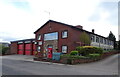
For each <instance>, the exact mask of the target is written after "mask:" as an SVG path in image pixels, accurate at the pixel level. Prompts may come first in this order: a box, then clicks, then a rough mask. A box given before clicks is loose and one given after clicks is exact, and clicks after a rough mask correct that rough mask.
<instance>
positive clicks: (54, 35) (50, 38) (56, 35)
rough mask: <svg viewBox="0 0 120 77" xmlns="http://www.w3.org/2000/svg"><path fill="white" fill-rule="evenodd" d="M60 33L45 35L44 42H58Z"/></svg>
mask: <svg viewBox="0 0 120 77" xmlns="http://www.w3.org/2000/svg"><path fill="white" fill-rule="evenodd" d="M57 39H58V32H54V33H47V34H44V40H45V41H46V40H57Z"/></svg>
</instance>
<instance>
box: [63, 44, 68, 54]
mask: <svg viewBox="0 0 120 77" xmlns="http://www.w3.org/2000/svg"><path fill="white" fill-rule="evenodd" d="M64 47H65V48H64ZM67 50H68V46H67V45H63V46H62V53H67Z"/></svg>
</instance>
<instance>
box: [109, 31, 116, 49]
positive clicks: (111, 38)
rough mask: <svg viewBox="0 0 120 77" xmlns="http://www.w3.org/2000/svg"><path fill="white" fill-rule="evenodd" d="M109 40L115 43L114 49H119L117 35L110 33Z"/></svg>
mask: <svg viewBox="0 0 120 77" xmlns="http://www.w3.org/2000/svg"><path fill="white" fill-rule="evenodd" d="M108 39H109V40H111V41H113V42H114V49H116V48H117V44H116V38H115V35H114V34H113V33H112V32H111V31H110V33H109V36H108Z"/></svg>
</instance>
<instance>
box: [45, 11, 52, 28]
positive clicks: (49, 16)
mask: <svg viewBox="0 0 120 77" xmlns="http://www.w3.org/2000/svg"><path fill="white" fill-rule="evenodd" d="M44 12H46V13H48V14H49V21H50V12H49V11H46V10H45V11H44ZM49 28H50V30H51V26H50V22H49Z"/></svg>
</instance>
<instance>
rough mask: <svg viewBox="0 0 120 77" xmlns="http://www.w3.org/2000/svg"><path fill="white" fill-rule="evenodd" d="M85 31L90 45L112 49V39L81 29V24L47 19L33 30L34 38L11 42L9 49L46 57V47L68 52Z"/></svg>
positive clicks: (77, 42) (13, 51)
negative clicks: (73, 24)
mask: <svg viewBox="0 0 120 77" xmlns="http://www.w3.org/2000/svg"><path fill="white" fill-rule="evenodd" d="M83 32H85V33H87V34H88V35H89V39H90V40H91V44H90V45H91V46H97V47H101V48H103V49H105V50H110V49H113V41H111V40H109V39H108V38H106V37H103V36H101V35H98V34H95V33H94V30H92V31H91V32H89V31H86V30H84V29H83V27H82V26H80V25H77V26H72V25H68V24H65V23H61V22H57V21H53V20H49V21H47V22H46V23H45V24H44V25H43V26H41V27H40V28H39V29H38V30H36V31H35V32H34V34H35V39H28V40H19V41H14V42H11V51H12V53H15V54H24V55H32V54H33V52H34V51H37V52H38V56H42V57H46V54H47V52H48V48H52V52H61V53H70V51H72V50H75V48H76V47H77V46H80V42H81V41H80V36H81V33H83Z"/></svg>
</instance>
